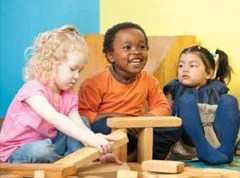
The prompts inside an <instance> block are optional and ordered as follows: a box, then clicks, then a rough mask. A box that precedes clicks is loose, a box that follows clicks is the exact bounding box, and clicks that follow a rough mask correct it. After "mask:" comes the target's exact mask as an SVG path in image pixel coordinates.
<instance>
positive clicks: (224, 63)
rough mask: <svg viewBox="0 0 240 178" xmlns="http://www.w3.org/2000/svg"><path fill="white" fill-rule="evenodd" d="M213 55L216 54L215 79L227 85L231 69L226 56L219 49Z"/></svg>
mask: <svg viewBox="0 0 240 178" xmlns="http://www.w3.org/2000/svg"><path fill="white" fill-rule="evenodd" d="M215 53H216V54H218V60H217V63H216V64H217V66H216V68H217V70H216V76H215V79H217V80H219V81H221V82H223V83H224V84H228V83H229V82H230V81H231V72H232V68H231V66H230V65H229V63H228V55H227V54H226V53H225V52H224V51H222V50H219V49H217V50H216V52H215Z"/></svg>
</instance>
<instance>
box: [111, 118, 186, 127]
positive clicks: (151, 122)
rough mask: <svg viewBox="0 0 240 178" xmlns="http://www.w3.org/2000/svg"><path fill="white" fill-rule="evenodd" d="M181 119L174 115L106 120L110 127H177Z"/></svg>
mask: <svg viewBox="0 0 240 178" xmlns="http://www.w3.org/2000/svg"><path fill="white" fill-rule="evenodd" d="M181 124H182V120H181V119H180V118H178V117H174V116H145V117H112V118H109V119H108V120H107V125H108V126H109V127H111V128H119V129H120V128H147V127H149V128H151V127H178V126H181Z"/></svg>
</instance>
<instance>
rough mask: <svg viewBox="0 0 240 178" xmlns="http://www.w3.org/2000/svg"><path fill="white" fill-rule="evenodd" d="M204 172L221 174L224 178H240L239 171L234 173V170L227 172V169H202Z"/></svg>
mask: <svg viewBox="0 0 240 178" xmlns="http://www.w3.org/2000/svg"><path fill="white" fill-rule="evenodd" d="M202 172H203V173H204V174H209V175H210V174H214V173H215V174H216V173H218V174H221V175H222V178H240V172H239V171H234V170H226V169H210V168H206V169H202Z"/></svg>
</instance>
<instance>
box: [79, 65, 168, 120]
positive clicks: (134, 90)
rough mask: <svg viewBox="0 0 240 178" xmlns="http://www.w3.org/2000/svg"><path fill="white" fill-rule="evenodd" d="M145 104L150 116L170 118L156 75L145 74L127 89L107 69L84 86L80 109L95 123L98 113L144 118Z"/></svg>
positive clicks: (138, 76)
mask: <svg viewBox="0 0 240 178" xmlns="http://www.w3.org/2000/svg"><path fill="white" fill-rule="evenodd" d="M146 103H147V104H148V111H147V112H148V113H151V114H152V115H156V116H164V115H170V114H171V108H170V106H169V104H168V101H167V99H166V97H165V95H164V94H163V92H162V90H161V89H160V87H159V82H158V81H157V79H156V78H155V77H154V76H153V75H151V74H150V73H148V72H145V71H142V72H141V73H140V74H139V75H137V78H136V80H135V81H134V82H133V83H130V84H127V85H125V84H122V83H119V82H118V81H117V80H116V79H115V78H114V77H113V76H112V74H111V72H110V69H109V67H106V68H104V69H103V70H101V71H100V72H98V73H96V74H95V75H93V76H92V77H91V78H88V79H87V80H85V81H84V82H83V84H82V85H81V88H80V91H79V106H78V107H79V108H78V109H79V112H80V114H81V115H84V116H86V117H87V118H88V120H89V121H90V122H91V123H93V122H94V121H95V120H96V116H97V114H99V113H101V114H104V113H121V114H125V115H130V116H141V115H144V112H145V106H146V105H145V104H146Z"/></svg>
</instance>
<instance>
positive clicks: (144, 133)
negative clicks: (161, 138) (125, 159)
mask: <svg viewBox="0 0 240 178" xmlns="http://www.w3.org/2000/svg"><path fill="white" fill-rule="evenodd" d="M137 154H138V157H137V158H138V162H139V163H141V162H142V161H145V160H151V159H152V154H153V128H143V129H139V132H138V151H137Z"/></svg>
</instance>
